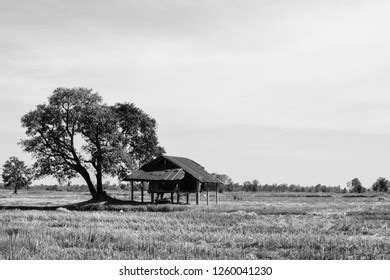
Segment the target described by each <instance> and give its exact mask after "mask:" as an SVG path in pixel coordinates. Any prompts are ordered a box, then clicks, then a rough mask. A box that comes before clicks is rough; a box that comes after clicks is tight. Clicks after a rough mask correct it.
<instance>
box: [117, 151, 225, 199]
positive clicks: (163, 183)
mask: <svg viewBox="0 0 390 280" xmlns="http://www.w3.org/2000/svg"><path fill="white" fill-rule="evenodd" d="M124 181H129V182H131V200H133V198H134V195H133V190H134V186H133V182H141V183H142V188H141V201H142V202H144V187H145V183H147V184H148V192H149V193H150V196H151V202H156V201H157V198H158V196H159V195H160V196H161V197H162V196H163V194H165V193H169V194H170V195H171V203H173V201H174V194H176V195H177V203H180V196H181V195H183V194H184V195H186V197H187V203H189V195H190V194H191V193H195V195H196V204H199V199H200V192H201V191H206V199H207V204H208V203H209V187H210V186H211V185H212V186H214V187H215V192H216V195H215V196H216V203H218V185H220V184H222V182H221V181H220V180H218V179H217V178H215V177H214V176H212V175H211V174H209V173H208V172H207V171H206V170H205V169H204V167H203V166H201V165H200V164H198V163H196V162H195V161H193V160H191V159H188V158H183V157H174V156H165V155H163V156H160V157H158V158H156V159H154V160H152V161H150V162H149V163H147V164H145V165H143V166H142V167H141V168H139V169H138V170H135V171H133V172H132V173H131V174H129V175H128V176H127V177H126V178H125V179H124ZM155 198H156V199H155Z"/></svg>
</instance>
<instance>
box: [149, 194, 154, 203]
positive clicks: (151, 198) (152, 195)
mask: <svg viewBox="0 0 390 280" xmlns="http://www.w3.org/2000/svg"><path fill="white" fill-rule="evenodd" d="M150 200H151V202H152V203H154V192H151V193H150Z"/></svg>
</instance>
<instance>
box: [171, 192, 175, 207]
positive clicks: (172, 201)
mask: <svg viewBox="0 0 390 280" xmlns="http://www.w3.org/2000/svg"><path fill="white" fill-rule="evenodd" d="M173 194H174V193H173V192H171V204H173Z"/></svg>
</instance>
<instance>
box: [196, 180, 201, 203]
mask: <svg viewBox="0 0 390 280" xmlns="http://www.w3.org/2000/svg"><path fill="white" fill-rule="evenodd" d="M199 196H200V182H196V205H199Z"/></svg>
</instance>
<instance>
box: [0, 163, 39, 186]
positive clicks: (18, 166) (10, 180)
mask: <svg viewBox="0 0 390 280" xmlns="http://www.w3.org/2000/svg"><path fill="white" fill-rule="evenodd" d="M2 177H3V182H4V185H5V187H13V188H14V193H15V194H17V193H18V189H20V188H24V187H27V186H29V185H30V184H31V182H32V178H33V175H32V170H31V169H30V168H28V167H27V166H26V164H25V163H24V162H23V161H21V160H19V159H18V158H17V157H10V158H9V159H8V160H7V161H6V162H5V163H4V165H3V174H2Z"/></svg>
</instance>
